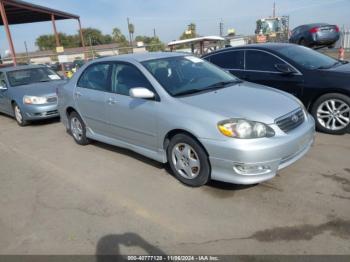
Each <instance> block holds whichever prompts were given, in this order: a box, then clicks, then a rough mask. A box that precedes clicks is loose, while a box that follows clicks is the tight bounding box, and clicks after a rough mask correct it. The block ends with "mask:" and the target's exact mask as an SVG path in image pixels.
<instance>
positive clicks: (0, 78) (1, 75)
mask: <svg viewBox="0 0 350 262" xmlns="http://www.w3.org/2000/svg"><path fill="white" fill-rule="evenodd" d="M0 86H4V87H7V84H6V80H5V73H3V72H0Z"/></svg>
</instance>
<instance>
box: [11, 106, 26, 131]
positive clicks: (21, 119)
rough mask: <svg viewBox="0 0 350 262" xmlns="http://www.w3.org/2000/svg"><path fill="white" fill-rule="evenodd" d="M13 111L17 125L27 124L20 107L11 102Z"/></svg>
mask: <svg viewBox="0 0 350 262" xmlns="http://www.w3.org/2000/svg"><path fill="white" fill-rule="evenodd" d="M13 113H14V115H15V120H16V122H17V124H18V125H19V126H26V125H28V121H26V120H25V119H24V117H23V113H22V111H21V108H20V107H19V106H18V105H17V104H16V103H14V104H13Z"/></svg>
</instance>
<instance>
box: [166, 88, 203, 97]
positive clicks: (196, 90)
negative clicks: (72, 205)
mask: <svg viewBox="0 0 350 262" xmlns="http://www.w3.org/2000/svg"><path fill="white" fill-rule="evenodd" d="M201 91H204V90H203V89H189V90H186V91H183V92H179V93H177V94H174V95H173V96H174V97H177V96H184V95H191V94H195V93H198V92H201Z"/></svg>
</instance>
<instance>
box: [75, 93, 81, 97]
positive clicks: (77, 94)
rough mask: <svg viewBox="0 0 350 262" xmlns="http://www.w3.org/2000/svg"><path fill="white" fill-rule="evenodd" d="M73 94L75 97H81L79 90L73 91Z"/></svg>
mask: <svg viewBox="0 0 350 262" xmlns="http://www.w3.org/2000/svg"><path fill="white" fill-rule="evenodd" d="M74 96H75V97H76V98H78V97H81V96H82V94H81V93H80V92H75V93H74Z"/></svg>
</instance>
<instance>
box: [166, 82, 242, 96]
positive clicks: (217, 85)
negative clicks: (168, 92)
mask: <svg viewBox="0 0 350 262" xmlns="http://www.w3.org/2000/svg"><path fill="white" fill-rule="evenodd" d="M242 82H243V81H242V80H230V81H221V82H218V83H215V84H212V85H209V86H207V87H206V88H203V89H199V88H195V89H189V90H186V91H183V92H179V93H177V94H174V95H173V96H175V97H177V96H184V95H191V94H195V93H199V92H207V91H211V90H217V89H220V88H224V87H226V86H227V85H229V84H239V83H242Z"/></svg>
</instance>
